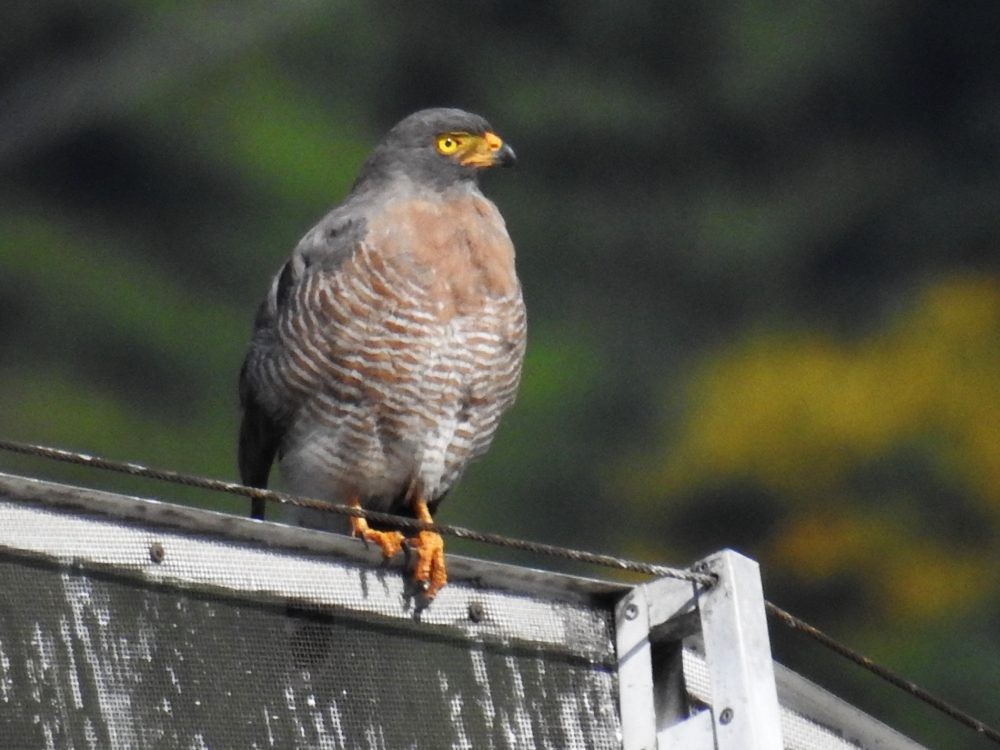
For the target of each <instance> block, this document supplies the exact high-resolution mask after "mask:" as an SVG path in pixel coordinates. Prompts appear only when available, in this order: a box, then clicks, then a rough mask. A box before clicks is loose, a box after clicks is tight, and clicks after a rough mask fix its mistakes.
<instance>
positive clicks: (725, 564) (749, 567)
mask: <svg viewBox="0 0 1000 750" xmlns="http://www.w3.org/2000/svg"><path fill="white" fill-rule="evenodd" d="M695 568H696V569H697V570H699V571H701V572H706V573H711V574H713V575H715V576H716V577H717V579H718V582H717V583H716V585H714V586H712V587H710V588H707V589H701V590H699V589H698V588H696V587H694V586H692V584H690V583H687V582H684V581H676V580H672V579H660V580H657V581H653V582H652V583H648V584H644V585H642V586H637V587H635V589H633V590H632V592H630V593H629V594H628V595H627V596H625V597H623V598H622V600H621V601H620V602H619V603H618V606H617V607H616V610H615V621H616V624H617V632H616V637H617V644H618V654H619V667H618V675H619V686H620V690H621V706H622V729H623V735H624V736H623V740H624V749H625V750H654V749H655V750H667V749H671V748H677V750H682V749H683V750H712V749H713V748H718V750H781V748H782V747H783V745H782V739H781V712H780V709H779V705H778V695H777V690H776V687H775V680H774V667H773V661H772V659H771V647H770V641H769V639H768V635H767V622H766V619H765V615H764V594H763V590H762V588H761V582H760V571H759V569H758V566H757V563H755V562H754V561H753V560H750V559H749V558H746V557H743V556H742V555H739V554H737V553H736V552H732V551H730V550H726V551H724V552H720V553H718V554H716V555H713V556H711V557H709V558H707V559H705V560H704V561H702V562H701V563H699V564H698V565H696V566H695ZM696 633H700V634H701V638H702V642H703V644H704V653H705V661H706V664H707V665H708V670H709V678H710V685H711V702H710V706H709V707H708V708H707V709H705V710H702V711H699V712H697V713H694V715H692V716H690V717H689V716H687V711H686V710H685V708H686V707H684V706H683V705H679V704H678V701H677V700H676V698H675V699H674V700H673V701H672V702H669V703H668V702H667V700H666V694H667V693H669V694H671V695H674V696H676V695H678V693H679V694H681V695H683V693H684V690H683V682H682V679H680V680H679V679H678V677H677V675H680V676H681V678H682V677H683V666H682V663H683V652H682V650H681V647H680V644H681V642H682V641H683V640H684V638H687V637H690V636H694V635H695V634H696ZM678 664H680V665H681V666H680V668H679V667H678ZM655 676H659V677H660V679H659V680H657V679H655ZM664 682H666V683H667V684H672V685H673V689H670V690H667V689H665V687H664V685H663V683H664ZM678 687H680V688H681V690H680V691H678V690H677V688H678Z"/></svg>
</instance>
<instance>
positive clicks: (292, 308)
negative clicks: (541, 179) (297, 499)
mask: <svg viewBox="0 0 1000 750" xmlns="http://www.w3.org/2000/svg"><path fill="white" fill-rule="evenodd" d="M513 162H514V151H513V150H512V149H511V148H510V146H508V145H507V144H505V143H504V142H503V141H502V140H501V139H500V138H499V137H498V136H497V135H496V134H495V133H494V132H493V129H492V128H491V127H490V125H489V124H488V123H487V122H486V120H484V119H483V118H482V117H479V116H477V115H473V114H470V113H468V112H463V111H462V110H459V109H427V110H423V111H420V112H417V113H415V114H412V115H410V116H409V117H407V118H405V119H404V120H402V121H401V122H400V123H399V124H397V125H396V126H395V127H394V128H392V130H390V131H389V133H388V134H387V135H386V136H385V138H384V139H383V140H382V142H381V143H380V144H379V145H378V146H377V147H376V148H375V150H374V151H373V152H372V154H371V156H370V157H369V158H368V160H367V161H366V162H365V164H364V166H363V167H362V168H361V172H360V174H359V175H358V177H357V179H356V181H355V182H354V185H353V187H352V188H351V191H350V193H349V194H348V196H347V197H346V198H345V199H344V201H343V202H342V203H341V204H339V205H338V206H336V207H335V208H333V210H331V211H330V212H329V213H328V214H327V215H326V216H325V217H324V218H323V219H322V220H321V221H320V222H319V223H318V224H317V225H316V226H314V227H313V228H312V229H310V230H309V232H307V233H306V235H305V236H304V237H303V238H302V239H301V240H300V241H299V243H298V245H297V246H296V247H295V249H294V251H293V252H292V255H291V257H290V258H289V259H288V261H287V262H286V263H285V264H284V266H282V267H281V270H280V271H279V272H278V273H277V275H276V276H275V277H274V280H273V281H272V283H271V287H270V291H269V292H268V295H267V297H266V298H265V299H264V301H263V302H262V303H261V305H260V308H259V310H258V312H257V318H256V321H255V323H254V329H253V337H252V340H251V342H250V348H249V351H248V353H247V355H246V360H245V361H244V363H243V368H242V370H241V372H240V403H241V407H242V416H243V419H242V424H241V427H240V436H239V469H240V476H241V479H242V481H243V483H244V484H247V485H250V486H254V487H265V486H266V485H267V481H268V475H269V473H270V469H271V464H272V462H273V460H274V459H275V457H277V459H278V461H279V463H280V466H281V472H282V476H283V478H284V480H285V483H286V484H287V485H288V488H289V490H290V491H291V492H294V493H297V494H300V495H305V496H308V497H312V498H318V499H321V500H324V501H328V502H331V503H344V504H346V505H349V506H351V507H355V508H359V507H360V508H367V509H372V510H379V511H384V512H389V513H395V514H399V515H405V516H408V517H413V518H417V519H421V520H424V521H430V520H431V514H432V512H433V511H434V510H435V508H436V507H437V505H438V503H440V502H441V500H442V498H443V497H444V496H445V494H446V493H447V492H448V490H450V489H451V487H452V486H453V485H454V484H455V482H456V481H458V479H459V477H460V476H461V474H462V472H463V471H464V470H465V468H466V466H468V464H469V462H470V461H472V460H473V459H474V458H476V457H478V456H480V455H482V454H483V453H484V452H485V451H486V450H487V448H488V447H489V445H490V442H491V441H492V439H493V435H494V433H495V432H496V429H497V425H498V423H499V420H500V416H501V415H502V414H503V412H504V411H506V410H507V408H508V407H510V405H511V404H512V403H513V401H514V395H515V392H516V390H517V385H518V381H519V379H520V373H521V362H522V360H523V358H524V347H525V310H524V302H523V300H522V298H521V285H520V282H519V281H518V278H517V275H516V273H515V269H514V247H513V245H512V243H511V240H510V237H509V236H508V234H507V229H506V226H505V224H504V220H503V218H502V217H501V216H500V213H499V211H498V210H497V208H496V206H495V205H494V204H493V203H492V202H491V201H489V200H488V199H487V198H486V197H485V196H483V194H482V193H481V192H480V190H479V186H478V181H479V180H478V178H479V175H480V174H481V173H482V172H483V170H485V169H487V168H489V167H493V166H507V165H509V164H512V163H513ZM252 514H253V516H254V517H256V518H263V516H264V507H263V502H262V501H254V506H253V510H252ZM320 517H322V519H321V518H320ZM336 519H341V520H342V526H341V527H340V528H341V529H342V530H344V531H347V530H348V528H349V530H350V531H351V533H352V534H354V535H355V536H359V537H361V538H362V539H364V540H365V541H366V542H374V543H375V544H377V545H379V546H380V547H381V549H382V552H383V554H384V555H385V556H386V557H387V558H388V557H391V556H393V555H395V554H396V553H398V552H399V551H400V550H401V548H402V545H403V544H404V542H405V543H406V545H407V546H408V548H409V550H410V551H412V552H413V553H415V564H414V570H413V578H414V582H415V583H416V584H417V588H418V589H419V590H420V591H422V592H423V593H424V595H425V596H426V597H427V598H432V597H433V596H434V595H435V594H436V593H437V591H438V590H439V589H440V588H441V587H442V586H443V585H444V584H445V582H446V580H447V576H446V572H445V564H444V546H443V542H442V540H441V538H440V536H439V535H437V534H434V533H431V532H427V531H421V532H418V533H417V534H416V535H414V536H413V537H412V538H410V539H404V537H403V535H402V534H401V533H400V532H398V531H394V530H386V529H377V528H373V527H372V525H370V524H368V523H367V522H366V521H365V520H364V519H361V518H350V519H349V520H345V519H343V517H341V516H337V515H336V514H332V513H322V512H319V511H312V512H305V513H304V514H302V516H301V517H300V519H299V520H300V522H301V523H303V525H309V526H321V527H324V528H334V524H335V523H336ZM348 523H349V527H348Z"/></svg>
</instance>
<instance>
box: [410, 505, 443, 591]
mask: <svg viewBox="0 0 1000 750" xmlns="http://www.w3.org/2000/svg"><path fill="white" fill-rule="evenodd" d="M413 511H414V513H415V514H416V516H417V519H418V520H420V521H426V522H427V523H433V521H434V519H433V518H432V517H431V512H430V510H428V509H427V503H426V502H425V501H424V499H423V498H421V497H417V498H416V500H414V501H413ZM408 544H409V547H410V549H412V550H413V551H414V552H415V553H416V555H417V561H416V564H415V565H414V567H413V582H414V583H416V585H417V586H418V587H419V588H420V590H421V591H423V593H424V596H425V597H427V598H428V599H433V598H434V597H435V596H436V595H437V592H438V591H440V590H441V589H442V588H443V587H444V585H445V584H446V583H447V582H448V571H447V570H445V566H444V540H443V539H442V538H441V535H440V534H438V533H437V532H436V531H419V532H417V535H416V536H414V537H412V538H411V539H410V540H409V542H408Z"/></svg>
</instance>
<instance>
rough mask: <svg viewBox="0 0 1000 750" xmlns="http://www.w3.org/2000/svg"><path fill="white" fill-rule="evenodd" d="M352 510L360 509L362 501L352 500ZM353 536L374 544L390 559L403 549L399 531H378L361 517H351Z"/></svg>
mask: <svg viewBox="0 0 1000 750" xmlns="http://www.w3.org/2000/svg"><path fill="white" fill-rule="evenodd" d="M347 504H348V506H349V507H351V508H360V507H361V501H360V500H358V499H357V498H352V499H351V500H350V501H349V502H348V503H347ZM351 536H357V537H361V539H363V540H364V541H365V542H374V543H375V544H377V545H378V546H379V547H380V548H381V549H382V555H383V556H384V557H385V558H386V559H389V558H390V557H392V556H394V555H395V554H396V553H398V552H399V551H400V550H401V549H402V548H403V535H402V534H401V533H399V532H398V531H378V530H377V529H373V528H372V527H371V526H369V525H368V520H367V519H365V518H361V516H351Z"/></svg>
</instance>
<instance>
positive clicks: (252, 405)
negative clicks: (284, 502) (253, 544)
mask: <svg viewBox="0 0 1000 750" xmlns="http://www.w3.org/2000/svg"><path fill="white" fill-rule="evenodd" d="M277 450H278V431H277V430H276V429H275V427H274V425H273V424H272V423H271V420H270V419H268V418H267V417H266V416H265V415H264V413H263V411H262V410H261V409H260V407H259V406H258V405H257V403H256V402H255V401H254V400H253V399H252V398H246V397H244V399H243V422H242V423H241V424H240V441H239V447H238V456H237V459H238V463H239V468H240V481H241V482H243V484H245V485H247V486H248V487H260V488H261V489H266V488H267V480H268V477H269V476H270V474H271V464H272V463H273V461H274V456H275V453H277ZM266 507H267V502H266V501H265V500H262V499H261V498H256V497H255V498H251V500H250V517H251V518H256V519H259V520H264V513H265V508H266Z"/></svg>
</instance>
